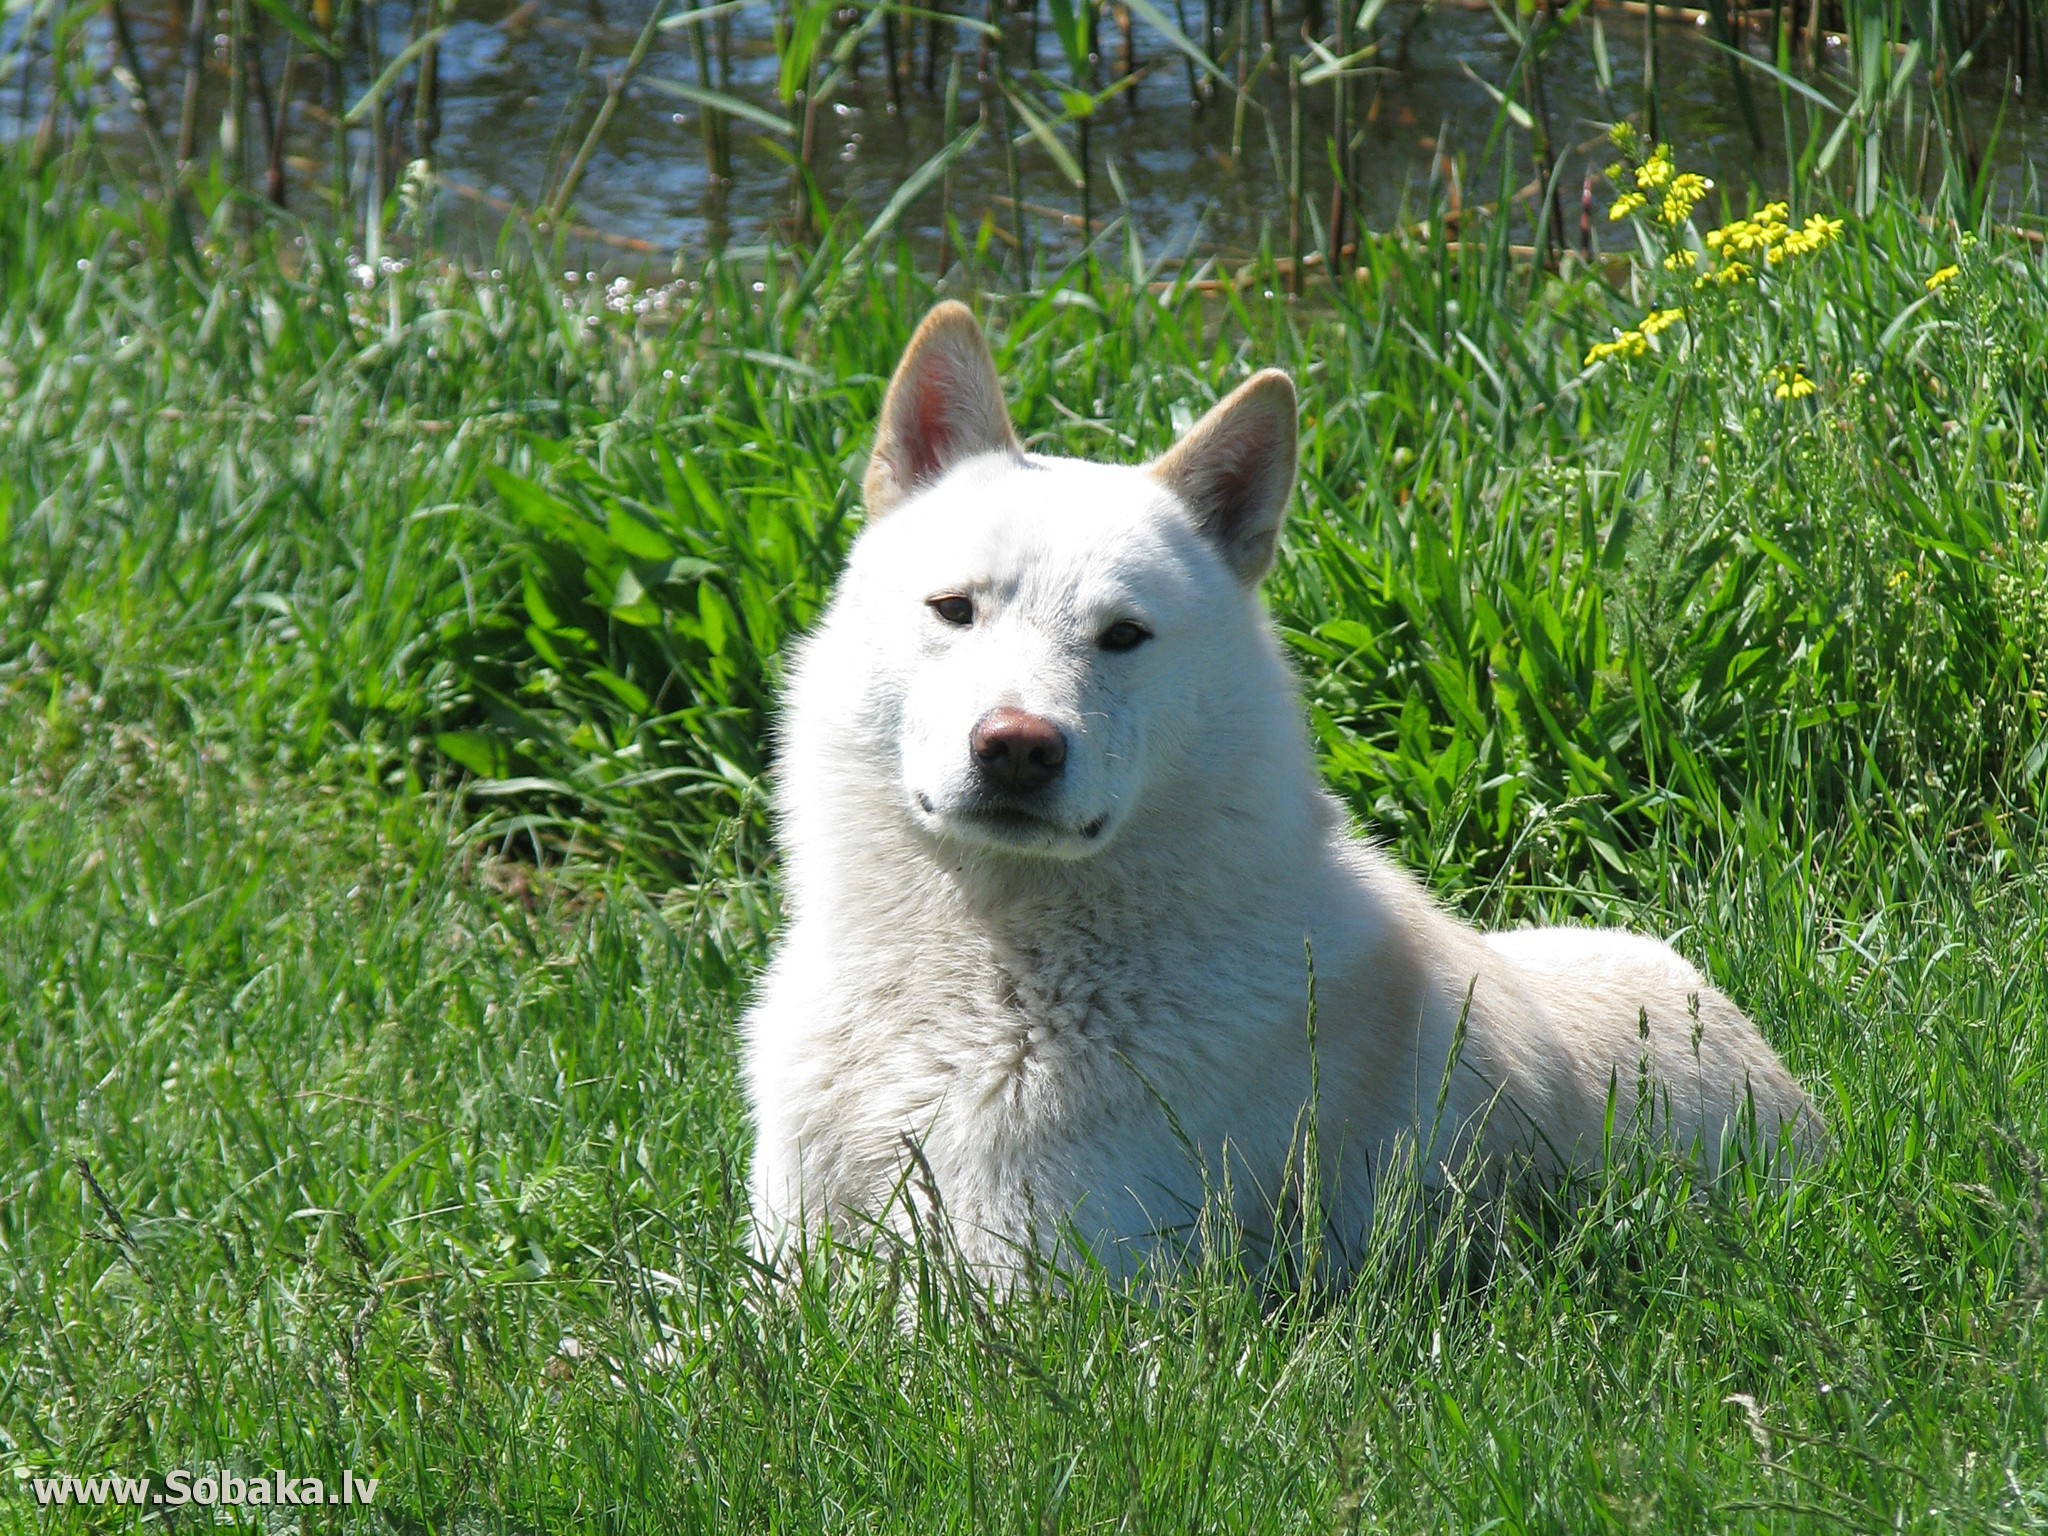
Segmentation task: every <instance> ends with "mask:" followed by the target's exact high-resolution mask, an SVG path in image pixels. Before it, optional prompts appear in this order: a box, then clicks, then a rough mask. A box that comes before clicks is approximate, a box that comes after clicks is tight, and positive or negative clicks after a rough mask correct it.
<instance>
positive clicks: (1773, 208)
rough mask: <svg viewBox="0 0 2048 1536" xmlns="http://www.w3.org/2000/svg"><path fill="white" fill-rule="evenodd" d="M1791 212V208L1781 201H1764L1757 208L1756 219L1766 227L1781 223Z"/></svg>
mask: <svg viewBox="0 0 2048 1536" xmlns="http://www.w3.org/2000/svg"><path fill="white" fill-rule="evenodd" d="M1791 212H1792V210H1791V209H1790V208H1788V207H1786V206H1785V204H1783V203H1765V204H1764V205H1763V207H1761V208H1759V209H1757V211H1756V221H1757V223H1759V224H1761V225H1764V226H1765V227H1766V228H1768V227H1769V226H1770V225H1773V224H1783V223H1784V222H1785V220H1786V218H1787V217H1788V216H1789V215H1790V214H1791Z"/></svg>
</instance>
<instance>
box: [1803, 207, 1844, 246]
mask: <svg viewBox="0 0 2048 1536" xmlns="http://www.w3.org/2000/svg"><path fill="white" fill-rule="evenodd" d="M1805 232H1806V237H1807V238H1808V239H1809V240H1812V241H1814V242H1815V245H1814V249H1815V250H1818V249H1820V247H1821V246H1823V245H1826V244H1827V243H1828V242H1829V241H1830V240H1839V239H1840V238H1841V236H1842V221H1841V220H1840V219H1826V218H1822V217H1821V216H1820V215H1819V214H1817V213H1809V214H1808V215H1807V216H1806V227H1805Z"/></svg>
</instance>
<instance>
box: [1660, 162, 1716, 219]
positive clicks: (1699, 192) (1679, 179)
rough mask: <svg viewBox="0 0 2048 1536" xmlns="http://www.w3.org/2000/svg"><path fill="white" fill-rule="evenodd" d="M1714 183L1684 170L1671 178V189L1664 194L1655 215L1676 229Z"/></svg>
mask: <svg viewBox="0 0 2048 1536" xmlns="http://www.w3.org/2000/svg"><path fill="white" fill-rule="evenodd" d="M1713 187H1714V184H1713V183H1712V182H1711V181H1709V180H1707V178H1706V177H1704V176H1695V175H1694V174H1693V173H1692V172H1691V171H1685V172H1683V173H1681V174H1680V175H1677V176H1674V177H1672V179H1671V189H1670V190H1669V191H1668V192H1666V193H1665V194H1664V206H1663V207H1662V208H1661V209H1659V210H1658V213H1657V217H1658V218H1659V219H1660V220H1661V221H1662V222H1663V223H1665V224H1667V225H1669V226H1671V227H1672V228H1673V229H1676V228H1677V227H1678V226H1679V225H1681V224H1683V223H1684V222H1685V221H1686V220H1687V219H1689V218H1691V217H1692V211H1693V209H1694V207H1696V206H1697V205H1698V203H1699V200H1700V199H1701V198H1703V197H1705V196H1706V195H1707V193H1709V192H1710V191H1712V190H1713Z"/></svg>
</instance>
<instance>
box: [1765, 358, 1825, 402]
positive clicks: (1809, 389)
mask: <svg viewBox="0 0 2048 1536" xmlns="http://www.w3.org/2000/svg"><path fill="white" fill-rule="evenodd" d="M1770 377H1771V381H1772V383H1773V384H1774V385H1775V386H1776V387H1775V388H1773V389H1772V390H1771V398H1772V399H1774V400H1804V399H1805V398H1806V397H1807V396H1808V395H1810V394H1812V393H1813V390H1814V383H1813V380H1811V379H1809V378H1808V377H1807V376H1806V375H1805V374H1803V373H1801V372H1800V371H1799V365H1798V364H1797V363H1780V364H1778V366H1777V367H1775V368H1773V369H1772V370H1771V374H1770Z"/></svg>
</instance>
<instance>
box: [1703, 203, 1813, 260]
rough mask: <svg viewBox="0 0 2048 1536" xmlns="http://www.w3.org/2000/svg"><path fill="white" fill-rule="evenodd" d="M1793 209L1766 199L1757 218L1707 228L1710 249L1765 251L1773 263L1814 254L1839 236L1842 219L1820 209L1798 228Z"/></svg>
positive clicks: (1743, 252)
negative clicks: (1791, 219)
mask: <svg viewBox="0 0 2048 1536" xmlns="http://www.w3.org/2000/svg"><path fill="white" fill-rule="evenodd" d="M1789 213H1790V210H1788V209H1787V208H1786V206H1785V205H1784V204H1783V203H1766V204H1764V206H1763V207H1761V208H1759V209H1757V211H1756V215H1755V216H1754V217H1753V218H1747V219H1736V220H1734V221H1733V222H1731V223H1728V224H1724V225H1722V226H1721V227H1720V228H1719V229H1713V230H1709V231H1707V249H1708V250H1710V251H1718V252H1719V253H1721V255H1723V256H1724V257H1725V256H1727V255H1729V254H1730V253H1738V252H1739V253H1740V254H1742V255H1745V256H1747V255H1752V254H1754V253H1756V252H1758V251H1761V252H1763V254H1764V260H1766V261H1767V262H1769V263H1770V264H1771V265H1772V266H1774V267H1775V266H1778V265H1780V264H1781V263H1783V262H1787V261H1792V260H1796V259H1797V258H1798V257H1801V256H1811V255H1812V254H1813V253H1814V252H1815V251H1817V250H1819V249H1820V248H1821V247H1822V246H1824V245H1826V244H1828V243H1829V242H1830V241H1832V240H1836V239H1839V238H1840V237H1841V233H1842V221H1841V220H1840V219H1830V218H1827V217H1826V216H1824V215H1822V214H1818V213H1813V214H1808V215H1807V218H1806V222H1805V223H1804V224H1802V225H1800V226H1799V228H1797V229H1794V228H1793V227H1792V226H1791V225H1790V224H1789V223H1788V222H1786V221H1787V218H1788V217H1789Z"/></svg>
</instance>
